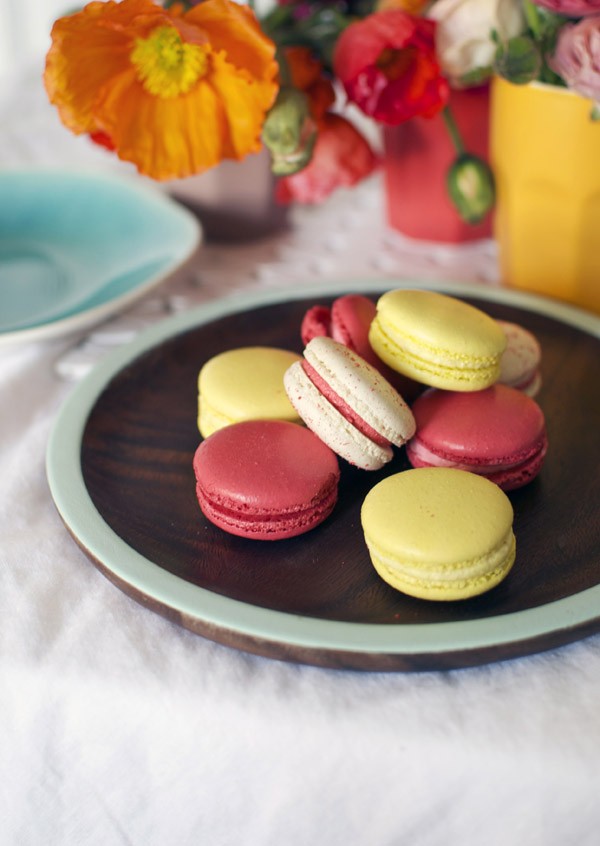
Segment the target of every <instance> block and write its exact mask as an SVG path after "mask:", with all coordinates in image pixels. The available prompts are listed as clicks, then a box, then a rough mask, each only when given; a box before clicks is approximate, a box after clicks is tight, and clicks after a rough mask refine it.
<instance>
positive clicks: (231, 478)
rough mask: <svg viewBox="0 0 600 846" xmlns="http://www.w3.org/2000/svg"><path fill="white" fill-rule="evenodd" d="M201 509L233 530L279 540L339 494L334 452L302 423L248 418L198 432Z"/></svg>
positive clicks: (311, 521) (312, 521)
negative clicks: (210, 432)
mask: <svg viewBox="0 0 600 846" xmlns="http://www.w3.org/2000/svg"><path fill="white" fill-rule="evenodd" d="M194 473H195V476H196V492H197V497H198V501H199V504H200V507H201V509H202V511H203V513H204V514H205V515H206V517H208V519H209V520H211V522H213V523H215V524H216V525H217V526H219V527H220V528H222V529H224V530H225V531H228V532H230V533H232V534H237V535H241V536H242V537H248V538H254V539H259V540H279V539H282V538H286V537H293V536H295V535H298V534H301V533H303V532H306V531H308V530H309V529H311V528H313V527H314V526H316V525H318V524H319V523H321V522H322V521H323V520H325V519H326V518H327V517H328V516H329V514H330V513H331V511H332V509H333V507H334V505H335V502H336V501H337V486H338V482H339V465H338V462H337V459H336V457H335V455H334V453H333V452H332V451H331V450H330V449H329V448H328V447H327V446H326V445H325V444H324V443H322V441H321V440H320V439H319V438H317V437H316V436H315V435H314V434H313V433H312V432H310V431H309V430H308V429H306V428H305V427H303V426H298V425H297V424H294V423H287V422H282V421H272V420H257V421H246V422H242V423H237V424H233V425H231V426H228V427H226V428H224V429H221V430H219V431H218V432H216V433H215V434H214V435H212V436H210V437H209V438H207V439H206V440H204V441H203V442H202V443H201V444H200V446H199V447H198V449H197V450H196V453H195V456H194Z"/></svg>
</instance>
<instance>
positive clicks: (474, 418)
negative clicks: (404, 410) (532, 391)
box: [406, 384, 548, 491]
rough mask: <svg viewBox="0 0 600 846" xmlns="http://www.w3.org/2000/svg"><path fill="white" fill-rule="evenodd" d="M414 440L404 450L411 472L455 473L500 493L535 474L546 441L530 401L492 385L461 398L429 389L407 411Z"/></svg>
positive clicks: (537, 412)
mask: <svg viewBox="0 0 600 846" xmlns="http://www.w3.org/2000/svg"><path fill="white" fill-rule="evenodd" d="M412 411H413V414H414V416H415V421H416V425H417V431H416V434H415V435H414V436H413V438H412V439H411V440H410V442H409V443H408V444H407V446H406V454H407V456H408V460H409V461H410V463H411V465H412V466H413V467H455V468H458V469H461V470H469V471H471V472H472V473H477V474H479V475H482V476H487V478H488V479H489V480H490V481H492V482H495V483H496V484H497V485H499V486H500V487H501V488H502V489H503V490H505V491H508V490H513V489H515V488H520V487H522V486H523V485H526V484H527V483H528V482H531V481H532V479H534V478H535V477H536V476H537V475H538V473H539V472H540V470H541V468H542V465H543V462H544V458H545V455H546V451H547V449H548V438H547V435H546V425H545V419H544V413H543V411H542V409H541V408H540V406H539V405H538V404H537V403H536V401H535V400H534V399H532V398H531V397H529V396H527V395H526V394H524V393H522V392H521V391H518V390H517V389H516V388H510V387H508V385H501V384H496V385H492V387H491V388H486V389H485V390H484V391H475V392H472V393H464V392H460V391H441V390H439V389H436V388H430V389H429V390H428V391H425V393H424V394H422V395H421V396H420V397H419V398H418V399H417V400H416V401H415V402H414V403H413V406H412Z"/></svg>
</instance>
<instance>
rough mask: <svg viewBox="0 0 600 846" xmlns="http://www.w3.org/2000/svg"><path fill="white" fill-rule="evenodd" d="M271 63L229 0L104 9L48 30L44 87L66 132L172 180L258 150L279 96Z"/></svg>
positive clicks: (98, 6) (148, 1)
mask: <svg viewBox="0 0 600 846" xmlns="http://www.w3.org/2000/svg"><path fill="white" fill-rule="evenodd" d="M274 56H275V47H274V44H273V42H272V41H271V40H270V39H268V38H267V37H266V36H265V35H264V34H263V33H262V31H261V29H260V27H259V25H258V22H257V20H256V18H255V16H254V13H253V12H252V11H250V10H249V9H248V8H247V7H244V6H240V5H238V4H236V3H235V2H233V0H206V2H203V3H201V4H200V5H198V6H196V7H194V8H192V9H190V10H189V11H188V12H185V13H183V11H182V9H181V7H173V8H171V9H170V10H166V9H163V8H162V7H160V6H157V5H156V4H155V3H153V2H152V0H122V2H114V0H109V2H106V3H104V2H92V3H89V4H88V5H87V6H85V7H84V9H83V10H82V11H80V12H78V13H76V14H73V15H71V16H69V17H64V18H61V19H59V20H58V21H57V22H56V23H55V24H54V27H53V29H52V45H51V47H50V50H49V52H48V56H47V59H46V70H45V75H44V82H45V85H46V90H47V92H48V96H49V98H50V101H51V102H52V103H53V104H54V105H55V106H56V107H57V109H58V111H59V115H60V117H61V120H62V121H63V123H64V124H65V125H66V126H67V127H68V128H69V129H70V130H72V131H73V132H74V133H76V134H81V133H88V134H89V135H90V136H92V137H93V138H94V140H97V141H99V142H101V143H103V144H104V145H105V146H108V147H111V148H113V149H114V150H115V151H116V153H117V155H118V156H119V157H120V158H121V159H124V160H125V161H130V162H133V163H134V164H135V165H136V167H137V168H138V170H139V171H140V173H143V174H145V175H147V176H150V177H152V178H154V179H174V178H179V177H184V176H190V175H191V174H195V173H200V172H202V171H203V170H206V169H207V168H210V167H213V166H214V165H216V164H218V162H220V161H221V160H222V159H225V158H228V159H241V158H243V157H244V156H245V155H247V154H248V153H251V152H256V151H258V150H259V149H260V146H261V145H260V131H261V127H262V123H263V120H264V117H265V114H266V112H267V110H268V109H269V108H270V106H271V104H272V103H273V101H274V99H275V97H276V94H277V90H278V84H277V73H278V65H277V63H276V61H275V58H274Z"/></svg>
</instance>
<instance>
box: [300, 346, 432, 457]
mask: <svg viewBox="0 0 600 846" xmlns="http://www.w3.org/2000/svg"><path fill="white" fill-rule="evenodd" d="M284 384H285V389H286V391H287V394H288V397H289V399H290V401H291V403H292V405H293V406H294V408H295V409H296V411H297V413H298V414H299V415H300V417H301V418H302V420H303V421H304V422H305V423H306V425H307V426H308V428H309V429H311V430H312V431H313V432H315V434H317V435H318V436H319V437H320V438H321V439H322V440H323V441H324V442H325V443H326V444H327V445H328V446H329V447H331V449H332V450H334V452H336V453H337V454H338V455H339V456H341V457H342V458H344V459H346V461H348V462H350V464H354V465H355V466H357V467H360V468H362V469H363V470H378V469H379V468H380V467H383V465H384V464H386V463H387V462H388V461H390V460H391V458H392V457H393V449H392V446H393V445H395V446H402V445H403V444H404V443H405V442H406V441H407V440H408V439H409V438H410V437H412V435H413V433H414V431H415V421H414V417H413V415H412V412H411V410H410V408H409V407H408V405H407V404H406V403H405V401H404V399H403V398H402V397H401V396H400V394H399V393H398V392H397V391H396V390H395V389H394V388H393V387H392V386H391V385H390V384H389V382H386V380H385V379H384V378H383V376H382V375H381V374H380V373H379V371H377V370H376V369H375V368H374V367H371V365H370V364H368V363H367V362H366V361H365V360H364V359H363V358H361V357H360V356H359V355H357V354H356V353H354V352H352V350H349V349H348V348H347V347H345V346H344V345H343V344H340V343H338V342H337V341H334V340H333V339H332V338H313V340H312V341H310V342H309V343H308V344H307V346H306V348H305V350H304V358H303V360H302V361H299V362H295V363H294V364H292V366H291V367H290V368H289V369H288V370H287V371H286V374H285V376H284Z"/></svg>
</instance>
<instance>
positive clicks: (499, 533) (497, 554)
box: [361, 467, 516, 600]
mask: <svg viewBox="0 0 600 846" xmlns="http://www.w3.org/2000/svg"><path fill="white" fill-rule="evenodd" d="M361 522H362V527H363V531H364V535H365V541H366V544H367V547H368V549H369V554H370V556H371V561H372V562H373V566H374V567H375V569H376V570H377V572H378V573H379V575H380V576H381V578H382V579H384V581H386V582H387V583H388V584H390V585H391V586H392V587H393V588H395V589H396V590H399V591H402V592H403V593H406V594H408V595H410V596H415V597H419V598H421V599H433V600H457V599H466V598H468V597H471V596H477V595H478V594H481V593H484V592H485V591H488V590H490V589H491V588H493V587H495V586H496V585H497V584H499V582H501V581H502V580H503V579H504V578H505V576H506V575H507V574H508V572H509V571H510V569H511V567H512V565H513V563H514V560H515V549H516V544H515V536H514V533H513V528H512V524H513V509H512V505H511V503H510V500H509V499H508V497H507V496H506V494H505V493H504V492H503V491H501V490H500V488H499V487H498V486H497V485H495V484H494V483H493V482H490V481H489V480H488V479H485V478H483V477H482V476H476V475H475V474H474V473H469V472H467V471H465V470H455V469H450V468H445V467H433V468H421V469H416V470H407V471H405V472H403V473H397V474H395V475H393V476H388V477H387V478H386V479H384V480H383V481H381V482H379V484H377V485H376V486H375V487H374V488H372V489H371V490H370V491H369V493H368V494H367V496H366V498H365V500H364V502H363V506H362V510H361Z"/></svg>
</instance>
